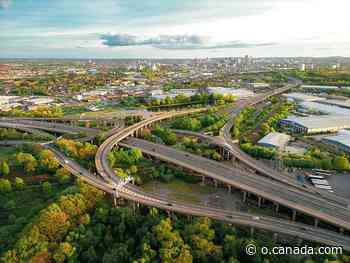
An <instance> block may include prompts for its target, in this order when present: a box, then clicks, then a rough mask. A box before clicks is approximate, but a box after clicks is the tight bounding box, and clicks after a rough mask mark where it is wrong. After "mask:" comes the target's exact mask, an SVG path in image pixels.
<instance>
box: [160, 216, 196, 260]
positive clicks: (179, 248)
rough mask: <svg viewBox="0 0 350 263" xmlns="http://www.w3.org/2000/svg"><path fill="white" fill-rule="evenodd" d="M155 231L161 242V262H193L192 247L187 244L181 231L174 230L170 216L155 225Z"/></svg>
mask: <svg viewBox="0 0 350 263" xmlns="http://www.w3.org/2000/svg"><path fill="white" fill-rule="evenodd" d="M153 233H154V234H155V237H156V239H157V241H158V242H159V244H160V250H159V254H160V258H161V260H162V261H161V262H174V263H175V262H182V263H191V262H192V255H191V252H190V249H189V247H188V246H187V245H185V243H184V241H183V240H182V238H181V236H180V234H179V232H177V231H174V230H173V227H172V225H171V221H170V218H167V219H164V220H162V221H160V223H159V224H158V225H156V226H154V227H153Z"/></svg>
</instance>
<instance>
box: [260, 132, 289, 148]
mask: <svg viewBox="0 0 350 263" xmlns="http://www.w3.org/2000/svg"><path fill="white" fill-rule="evenodd" d="M290 139H291V136H289V135H288V134H285V133H279V132H271V133H269V134H268V135H266V136H265V137H264V138H262V139H261V140H260V141H259V142H258V144H259V145H260V146H263V147H268V148H275V149H277V150H284V148H285V147H286V145H287V144H288V142H289V141H290Z"/></svg>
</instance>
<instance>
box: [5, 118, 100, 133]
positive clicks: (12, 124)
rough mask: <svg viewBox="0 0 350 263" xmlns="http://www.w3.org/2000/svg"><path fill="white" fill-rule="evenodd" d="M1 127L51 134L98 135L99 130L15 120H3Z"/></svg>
mask: <svg viewBox="0 0 350 263" xmlns="http://www.w3.org/2000/svg"><path fill="white" fill-rule="evenodd" d="M0 127H7V128H14V129H19V130H23V129H37V130H44V131H50V132H58V133H69V134H76V133H88V134H97V133H98V132H99V130H98V129H93V128H85V127H72V126H70V125H64V124H58V123H50V122H44V121H32V120H15V119H11V118H1V119H0Z"/></svg>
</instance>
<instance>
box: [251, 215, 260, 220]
mask: <svg viewBox="0 0 350 263" xmlns="http://www.w3.org/2000/svg"><path fill="white" fill-rule="evenodd" d="M252 219H253V220H260V217H259V216H253V217H252Z"/></svg>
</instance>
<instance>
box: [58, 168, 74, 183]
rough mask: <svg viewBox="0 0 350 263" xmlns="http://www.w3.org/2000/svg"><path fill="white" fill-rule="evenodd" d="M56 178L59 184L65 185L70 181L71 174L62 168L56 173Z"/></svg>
mask: <svg viewBox="0 0 350 263" xmlns="http://www.w3.org/2000/svg"><path fill="white" fill-rule="evenodd" d="M55 175H56V177H57V179H58V182H59V183H60V184H65V183H67V182H68V181H69V180H70V177H71V173H70V172H69V171H68V170H67V169H65V168H60V169H58V170H57V171H56V174H55Z"/></svg>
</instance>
